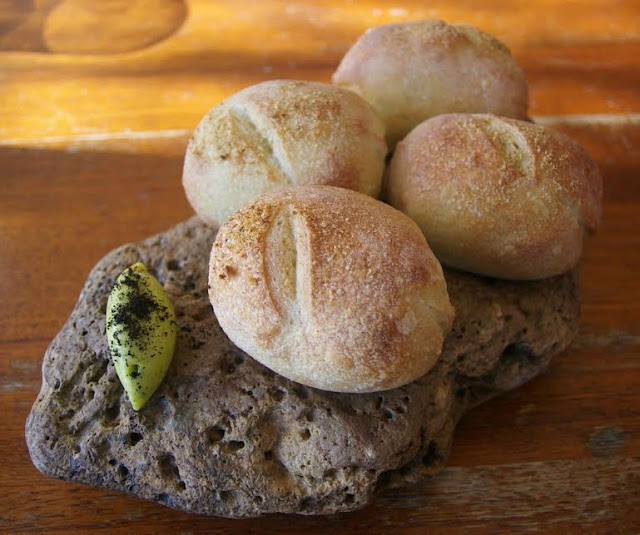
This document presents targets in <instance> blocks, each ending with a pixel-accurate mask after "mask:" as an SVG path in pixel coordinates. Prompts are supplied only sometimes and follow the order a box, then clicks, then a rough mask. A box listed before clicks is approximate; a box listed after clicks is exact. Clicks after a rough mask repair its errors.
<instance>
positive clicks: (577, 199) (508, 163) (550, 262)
mask: <svg viewBox="0 0 640 535" xmlns="http://www.w3.org/2000/svg"><path fill="white" fill-rule="evenodd" d="M387 187H388V195H389V200H390V202H391V204H392V205H393V206H395V207H397V208H398V209H400V210H402V211H403V212H405V213H406V214H408V215H409V216H410V217H412V218H413V219H414V220H415V221H416V222H417V223H418V225H419V226H420V228H421V229H422V231H423V232H424V234H425V236H426V237H427V241H428V242H429V244H430V246H431V247H432V248H433V250H434V252H435V253H436V255H437V256H438V258H439V259H440V260H441V261H442V262H443V263H445V264H447V265H450V266H453V267H456V268H459V269H464V270H467V271H472V272H475V273H480V274H483V275H490V276H495V277H500V278H507V279H540V278H544V277H550V276H552V275H557V274H560V273H564V272H566V271H569V270H570V269H571V268H573V267H574V266H575V265H576V264H577V262H578V260H579V258H580V255H581V252H582V242H583V237H584V235H585V233H590V232H594V231H595V230H596V229H597V227H598V224H599V221H600V214H601V204H602V179H601V177H600V173H599V171H598V167H597V165H596V164H595V163H594V162H593V160H592V159H591V158H590V157H589V155H588V154H587V152H586V151H585V150H584V149H583V148H582V147H581V146H580V145H578V144H577V143H575V142H574V141H572V140H571V139H570V138H568V137H566V136H564V135H562V134H560V133H557V132H553V131H550V130H546V129H545V128H543V127H542V126H539V125H536V124H533V123H529V122H525V121H518V120H514V119H506V118H501V117H496V116H494V115H489V114H449V115H441V116H438V117H434V118H432V119H429V120H427V121H425V122H424V123H422V124H421V125H420V126H418V127H416V128H415V129H414V130H413V131H412V132H411V134H409V136H407V137H406V139H404V140H403V141H402V142H401V143H399V144H398V146H397V148H396V152H395V154H394V157H393V159H392V162H391V166H390V170H389V180H388V185H387Z"/></svg>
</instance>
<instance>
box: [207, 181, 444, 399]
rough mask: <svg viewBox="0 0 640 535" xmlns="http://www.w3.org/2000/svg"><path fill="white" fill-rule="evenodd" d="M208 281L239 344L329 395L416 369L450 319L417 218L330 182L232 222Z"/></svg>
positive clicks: (267, 198)
mask: <svg viewBox="0 0 640 535" xmlns="http://www.w3.org/2000/svg"><path fill="white" fill-rule="evenodd" d="M209 288H210V290H209V296H210V299H211V303H212V304H213V308H214V311H215V314H216V317H217V319H218V321H219V323H220V325H221V327H222V328H223V330H224V331H225V333H226V334H227V335H228V336H229V338H230V339H231V341H232V342H233V343H234V344H236V345H237V346H238V347H240V348H241V349H243V350H244V351H246V352H247V353H248V354H249V355H251V356H252V357H253V358H255V359H256V360H258V361H259V362H261V363H262V364H264V365H265V366H267V367H269V368H271V369H272V370H274V371H275V372H277V373H279V374H281V375H283V376H285V377H287V378H289V379H292V380H294V381H297V382H300V383H303V384H305V385H308V386H312V387H315V388H319V389H323V390H331V391H335V392H371V391H377V390H387V389H391V388H394V387H397V386H401V385H404V384H407V383H409V382H411V381H413V380H414V379H417V378H418V377H420V376H422V375H423V374H425V373H426V372H427V371H429V370H430V369H431V368H432V367H433V365H434V364H435V362H436V361H437V359H438V356H439V355H440V352H441V350H442V345H443V342H444V339H445V337H446V335H447V333H448V332H449V330H450V328H451V324H452V321H453V308H452V307H451V304H450V302H449V296H448V293H447V289H446V283H445V280H444V277H443V274H442V269H441V266H440V264H439V263H438V261H437V260H436V258H435V257H434V256H433V254H432V252H431V249H430V248H429V246H428V245H427V242H426V240H425V239H424V236H423V235H422V233H421V232H420V229H419V228H418V227H417V226H416V225H415V223H414V222H413V221H411V219H409V218H408V217H406V216H405V215H404V214H402V213H400V212H399V211H397V210H395V209H394V208H392V207H390V206H388V205H386V204H384V203H381V202H379V201H376V200H374V199H371V198H370V197H367V196H365V195H362V194H360V193H356V192H353V191H349V190H346V189H342V188H335V187H329V186H303V187H299V188H289V189H282V190H278V191H274V192H271V193H268V194H265V195H263V196H261V197H260V198H259V199H257V200H256V201H254V202H253V203H251V204H249V205H247V206H245V207H244V208H242V209H241V210H240V211H238V212H237V213H235V214H233V215H232V216H231V217H230V218H229V219H227V221H226V222H225V224H224V225H223V226H222V227H221V228H220V231H219V232H218V235H217V237H216V240H215V243H214V245H213V248H212V251H211V261H210V271H209Z"/></svg>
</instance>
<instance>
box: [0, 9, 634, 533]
mask: <svg viewBox="0 0 640 535" xmlns="http://www.w3.org/2000/svg"><path fill="white" fill-rule="evenodd" d="M438 4H439V5H438ZM477 4H478V3H477V2H466V1H464V0H449V1H447V2H420V1H417V0H416V1H407V0H398V1H394V2H391V1H384V0H375V1H374V0H372V1H362V2H342V1H337V0H335V1H334V0H330V1H319V0H318V1H305V2H284V1H264V2H260V1H250V0H235V1H233V2H221V1H208V0H190V1H188V2H187V3H186V5H185V3H184V2H182V1H180V0H147V1H142V0H139V1H138V0H130V1H121V0H109V1H107V0H102V1H100V2H97V1H96V2H94V1H92V0H62V1H60V0H34V1H32V2H28V1H19V0H13V1H9V2H3V3H2V4H0V172H1V173H2V175H1V176H2V178H1V182H0V191H1V195H0V295H1V297H2V303H3V306H2V307H0V352H1V353H0V354H1V358H0V401H1V404H2V421H1V424H0V425H1V433H0V458H1V459H2V462H3V465H4V469H3V470H2V471H1V472H0V482H1V484H2V488H4V489H5V490H4V493H5V498H4V499H3V500H2V501H1V502H0V503H1V504H0V530H1V531H10V532H14V531H15V532H59V533H68V532H71V531H74V530H76V531H77V530H79V531H80V532H92V533H93V532H95V533H130V532H137V533H160V532H163V531H166V532H168V533H169V532H170V533H177V532H183V533H187V532H188V533H196V532H197V533H204V532H212V533H258V532H259V533H276V532H278V533H297V532H307V533H310V534H311V533H325V532H326V533H360V532H364V533H369V534H382V533H402V534H410V533H411V534H417V533H425V532H429V533H447V534H449V533H512V532H514V531H526V532H545V533H578V532H579V533H637V532H638V531H639V530H640V361H639V359H638V356H639V354H640V286H639V284H638V277H639V275H640V238H639V236H640V185H639V184H640V182H639V181H638V178H639V177H638V175H639V173H640V113H639V112H640V4H638V2H637V1H633V0H627V1H618V2H615V3H612V2H611V1H610V0H591V1H586V0H582V1H576V2H571V3H568V2H562V1H560V0H547V1H545V2H542V1H539V2H533V3H532V2H528V3H522V2H503V1H499V0H492V1H487V2H483V3H482V4H483V5H482V6H481V7H479V6H478V5H477ZM428 17H438V18H443V19H446V20H449V21H453V22H460V21H465V22H469V23H471V24H474V25H477V26H479V27H481V28H483V29H485V30H487V31H489V32H491V33H494V34H495V35H497V36H498V37H500V38H501V39H502V40H504V41H505V42H506V43H507V44H508V45H509V46H510V47H511V49H512V51H513V53H514V55H515V56H516V58H517V60H518V61H519V62H520V64H521V65H522V66H523V67H524V69H525V70H526V72H527V76H528V79H529V82H530V87H531V108H530V112H531V115H532V116H534V117H535V118H536V119H537V120H540V121H541V122H544V124H547V125H549V126H550V127H552V128H557V129H560V130H562V131H565V132H567V133H568V134H570V135H571V136H573V137H574V138H575V139H577V140H578V141H580V142H582V143H583V144H584V145H585V146H586V147H587V148H588V149H589V150H590V152H591V153H592V155H593V156H594V157H595V158H596V159H597V161H598V163H599V164H600V166H601V169H602V172H603V175H604V179H605V206H604V223H603V226H602V229H601V231H600V233H599V234H598V235H597V237H596V238H594V239H593V240H591V242H590V243H589V244H588V247H587V251H586V254H585V257H584V261H583V265H582V289H583V296H584V308H583V320H582V329H581V332H580V335H579V338H578V340H577V341H576V343H575V344H574V346H573V347H572V348H571V349H570V350H569V351H567V352H566V353H564V354H563V355H561V356H559V357H558V358H557V359H556V360H555V361H554V363H553V364H552V366H551V368H550V369H549V371H548V372H547V373H545V374H544V375H543V376H541V377H539V378H538V379H536V380H534V381H533V382H531V383H530V384H528V385H526V386H525V387H523V388H521V389H520V390H518V391H515V392H512V393H510V394H509V395H506V396H504V397H502V398H500V399H496V400H494V401H492V402H490V403H487V404H486V405H484V406H482V407H480V408H478V409H477V410H474V411H473V412H472V413H470V414H469V415H467V416H466V417H465V418H464V419H463V421H462V422H461V424H460V426H459V428H458V431H457V433H456V439H455V443H454V448H453V454H452V456H451V458H450V460H449V468H447V469H446V470H445V471H444V472H442V473H441V474H440V475H438V476H437V477H435V478H434V479H432V480H430V481H424V482H422V483H420V484H418V485H416V486H413V487H410V488H406V489H404V490H402V491H400V492H394V493H389V494H386V495H383V496H381V497H380V498H379V499H378V500H377V501H376V502H375V504H374V505H373V506H372V507H370V508H368V509H366V510H364V511H360V512H356V513H351V514H346V515H339V516H334V517H320V518H313V517H284V516H275V517H269V518H265V519H259V520H243V521H230V520H225V519H209V518H203V517H197V516H192V515H188V514H185V513H181V512H176V511H173V510H170V509H167V508H164V507H162V506H160V505H156V504H153V503H147V502H143V501H140V500H137V499H135V498H133V497H128V496H124V495H121V494H117V493H114V492H108V491H104V490H100V489H94V488H89V487H85V486H81V485H77V484H71V483H66V482H61V481H54V480H50V479H47V478H45V477H44V476H42V475H41V474H40V473H39V472H37V471H36V469H35V468H34V467H33V465H32V464H31V462H30V460H29V456H28V453H27V449H26V446H25V442H24V438H23V428H24V422H25V418H26V415H27V413H28V411H29V408H30V406H31V404H32V402H33V401H34V399H35V397H36V394H37V392H38V390H39V387H40V364H41V359H42V355H43V353H44V350H45V348H46V347H47V344H48V343H49V342H50V341H51V339H52V337H53V336H54V335H55V334H56V332H57V331H58V329H59V328H60V327H61V325H62V324H63V322H64V320H65V319H66V317H67V315H68V314H69V312H70V311H71V309H72V307H73V305H74V302H75V300H76V298H77V295H78V293H79V290H80V288H81V285H82V283H83V281H84V279H85V276H86V275H87V273H88V271H89V269H90V268H91V266H92V265H93V264H94V263H95V262H96V261H97V260H98V259H99V258H100V257H101V256H103V255H104V254H105V253H106V252H108V251H109V250H110V249H112V248H113V247H116V246H118V245H120V244H122V243H124V242H127V241H136V240H139V239H141V238H143V237H146V236H148V235H150V234H151V233H154V232H157V231H161V230H163V229H165V228H167V227H169V226H171V225H173V224H174V223H177V222H178V221H180V220H182V219H184V218H186V217H187V216H188V215H189V214H190V212H191V210H190V208H189V206H188V204H187V202H186V200H185V198H184V196H183V194H182V189H181V185H180V176H181V166H182V157H183V151H184V148H185V143H186V140H187V137H188V135H189V131H190V129H191V128H193V126H194V125H195V124H196V123H197V121H198V120H199V118H200V117H201V116H202V115H203V114H204V113H205V112H206V111H207V110H208V109H210V108H211V107H212V106H214V105H215V104H216V103H218V102H219V101H220V100H221V99H222V98H223V97H225V96H226V95H229V94H231V93H233V92H235V91H237V90H238V89H240V88H242V87H244V86H247V85H250V84H253V83H256V82H258V81H260V80H264V79H268V78H301V79H313V80H324V81H327V80H329V78H330V74H331V72H332V71H333V69H334V68H335V66H336V64H337V62H338V61H339V59H340V57H341V56H342V54H343V53H344V52H345V50H346V49H347V48H348V47H349V46H350V44H351V43H352V42H353V41H354V40H355V39H356V37H357V36H358V35H359V34H360V33H361V32H362V31H363V30H364V29H365V28H366V27H368V26H372V25H377V24H382V23H385V22H389V21H400V20H407V19H416V18H428Z"/></svg>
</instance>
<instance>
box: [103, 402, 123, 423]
mask: <svg viewBox="0 0 640 535" xmlns="http://www.w3.org/2000/svg"><path fill="white" fill-rule="evenodd" d="M118 416H120V400H119V399H118V400H117V401H116V402H115V403H114V404H113V405H111V406H110V407H107V408H106V409H105V411H104V418H103V421H104V423H105V424H106V425H109V424H113V423H114V422H115V421H116V420H117V419H118Z"/></svg>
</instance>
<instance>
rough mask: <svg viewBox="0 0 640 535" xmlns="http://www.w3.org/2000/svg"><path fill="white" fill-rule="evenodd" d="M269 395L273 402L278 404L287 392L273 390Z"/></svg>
mask: <svg viewBox="0 0 640 535" xmlns="http://www.w3.org/2000/svg"><path fill="white" fill-rule="evenodd" d="M269 395H270V396H271V399H273V400H274V401H275V402H277V403H280V402H281V401H282V400H283V399H284V397H285V396H286V395H287V392H286V390H284V389H283V388H275V389H273V390H271V391H270V392H269Z"/></svg>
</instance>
